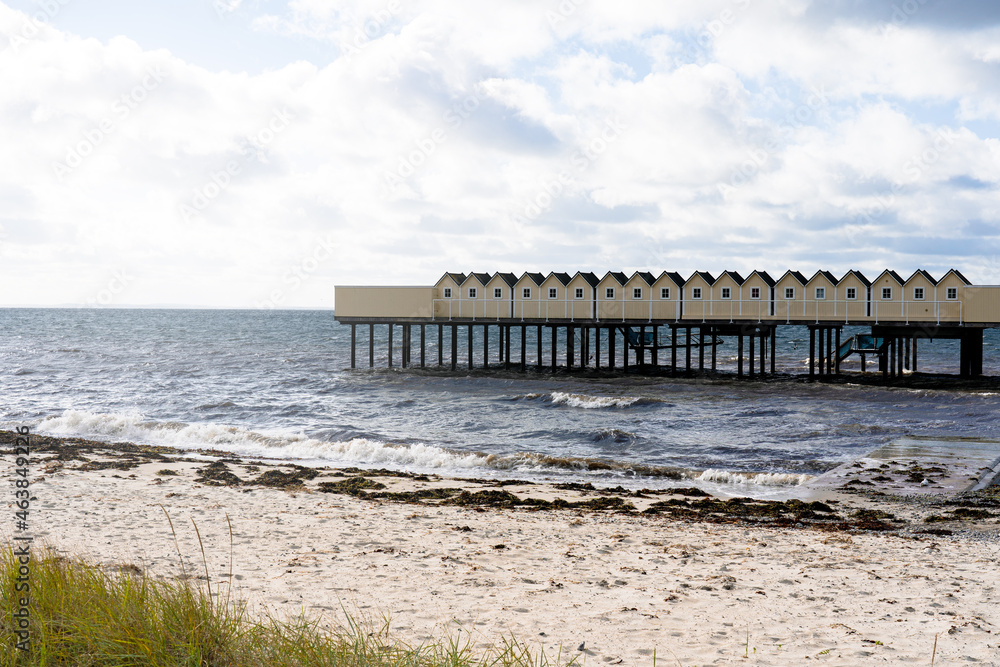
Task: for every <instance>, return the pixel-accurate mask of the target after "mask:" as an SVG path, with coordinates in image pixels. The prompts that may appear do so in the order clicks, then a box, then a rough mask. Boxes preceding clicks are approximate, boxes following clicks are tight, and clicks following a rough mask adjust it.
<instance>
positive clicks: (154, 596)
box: [0, 546, 566, 667]
mask: <svg viewBox="0 0 1000 667" xmlns="http://www.w3.org/2000/svg"><path fill="white" fill-rule="evenodd" d="M16 573H17V563H16V561H15V558H14V554H13V549H12V548H11V547H10V546H7V547H5V548H2V549H0V609H2V610H4V612H5V613H3V614H0V647H2V648H0V667H14V666H17V667H20V666H22V665H24V666H27V665H31V666H35V665H39V666H42V665H45V666H49V665H53V666H54V665H59V666H62V665H66V666H69V665H73V666H74V667H91V666H93V667H103V666H107V667H112V666H114V667H132V666H136V667H140V666H141V667H146V666H157V667H159V666H162V667H168V666H169V667H175V666H177V665H190V666H192V667H196V666H197V667H229V666H232V667H236V666H237V665H239V666H241V667H242V666H248V667H253V666H257V665H259V666H261V667H264V666H273V667H286V666H287V667H292V666H296V667H298V666H313V665H316V666H324V667H326V666H330V667H333V666H334V665H336V666H337V667H548V666H549V665H553V667H562V665H564V664H566V663H564V661H562V660H561V655H560V656H559V657H557V658H556V659H555V660H554V661H552V662H550V661H549V660H548V658H547V657H546V656H545V655H544V653H543V652H540V651H539V652H536V651H533V650H531V649H530V648H529V647H528V646H527V645H525V644H523V643H520V642H518V641H517V640H516V639H514V638H507V637H501V639H500V641H499V642H498V643H496V644H495V645H494V646H493V647H492V648H491V649H489V650H486V651H474V650H473V646H472V644H473V642H472V636H471V635H469V634H468V633H467V632H465V633H463V632H461V631H459V633H457V634H455V635H452V636H448V637H444V638H443V639H440V640H438V641H435V642H430V643H423V644H419V645H415V646H411V645H409V644H407V643H405V642H403V641H400V640H398V639H394V638H392V637H390V636H389V633H388V622H387V621H386V622H384V623H382V624H381V625H376V624H373V623H371V622H359V621H358V620H357V619H355V618H353V617H352V616H350V615H348V614H345V616H344V619H345V620H344V621H343V622H341V623H339V624H337V625H334V626H332V627H329V626H326V625H325V624H326V622H327V621H326V619H321V618H306V617H305V616H303V617H300V618H297V619H293V620H291V621H279V620H277V619H275V618H273V617H265V618H263V619H251V618H249V616H248V614H247V610H246V605H245V604H244V603H241V602H233V601H231V600H229V599H228V596H225V595H215V596H213V595H211V594H210V593H209V588H208V586H199V585H196V584H194V583H192V582H191V581H190V580H187V579H184V580H181V581H159V580H155V579H152V578H150V577H149V576H148V575H147V573H146V572H145V571H144V570H142V569H141V568H137V567H134V566H123V567H119V568H115V569H113V570H110V571H109V570H105V569H102V568H100V567H97V566H95V565H92V564H89V563H86V562H84V561H81V560H77V559H66V558H62V557H60V556H58V555H57V554H55V553H53V552H51V551H44V552H40V551H38V550H37V549H36V550H35V551H34V553H33V554H32V562H31V606H30V610H31V625H30V628H29V629H30V633H31V650H30V652H23V651H17V650H14V648H13V647H14V644H15V642H16V639H15V635H14V632H13V627H12V625H11V623H10V620H11V617H10V612H11V611H13V610H14V609H15V607H16V601H15V598H14V595H15V594H14V585H13V584H14V578H15V577H16ZM217 588H218V587H217ZM217 588H216V592H217V593H218V592H219V591H218V590H217Z"/></svg>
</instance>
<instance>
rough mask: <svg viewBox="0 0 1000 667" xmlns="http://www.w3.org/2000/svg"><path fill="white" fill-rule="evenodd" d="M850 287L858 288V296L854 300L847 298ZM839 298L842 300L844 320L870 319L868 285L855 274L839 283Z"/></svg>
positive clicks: (848, 321) (841, 306) (841, 311)
mask: <svg viewBox="0 0 1000 667" xmlns="http://www.w3.org/2000/svg"><path fill="white" fill-rule="evenodd" d="M848 287H853V288H854V289H855V290H857V292H856V295H857V296H856V297H855V298H854V299H853V300H850V299H848V298H847V288H848ZM837 299H838V301H840V304H839V305H840V308H841V310H840V313H841V315H842V316H843V320H844V322H846V323H850V322H858V321H862V322H866V321H868V287H867V285H865V284H864V283H863V282H861V280H860V279H859V278H858V277H857V276H856V275H855V274H853V273H851V274H849V275H847V276H845V277H844V279H843V280H841V281H840V283H838V284H837Z"/></svg>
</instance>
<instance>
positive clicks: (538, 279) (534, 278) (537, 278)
mask: <svg viewBox="0 0 1000 667" xmlns="http://www.w3.org/2000/svg"><path fill="white" fill-rule="evenodd" d="M525 278H530V279H531V282H533V283H535V284H536V285H541V284H542V283H544V282H545V276H543V275H542V274H541V273H531V272H530V271H525V272H524V274H523V275H522V276H521V277H520V278H518V279H517V282H521V281H522V280H524V279H525Z"/></svg>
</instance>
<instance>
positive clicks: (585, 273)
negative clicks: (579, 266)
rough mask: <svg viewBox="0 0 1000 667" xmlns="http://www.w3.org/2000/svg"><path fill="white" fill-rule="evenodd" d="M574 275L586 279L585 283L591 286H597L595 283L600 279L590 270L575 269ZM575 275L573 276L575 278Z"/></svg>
mask: <svg viewBox="0 0 1000 667" xmlns="http://www.w3.org/2000/svg"><path fill="white" fill-rule="evenodd" d="M576 276H580V277H581V278H583V279H584V280H586V281H587V284H588V285H590V286H591V287H597V283H599V282H601V280H600V279H599V278H598V277H597V276H595V275H594V274H593V273H591V272H590V271H577V272H576ZM576 276H573V277H574V278H576Z"/></svg>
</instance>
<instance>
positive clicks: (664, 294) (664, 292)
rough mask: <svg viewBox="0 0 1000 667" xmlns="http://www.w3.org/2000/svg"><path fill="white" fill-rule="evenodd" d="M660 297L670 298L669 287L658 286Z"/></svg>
mask: <svg viewBox="0 0 1000 667" xmlns="http://www.w3.org/2000/svg"><path fill="white" fill-rule="evenodd" d="M660 298H661V299H669V298H670V288H669V287H661V288H660Z"/></svg>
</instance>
